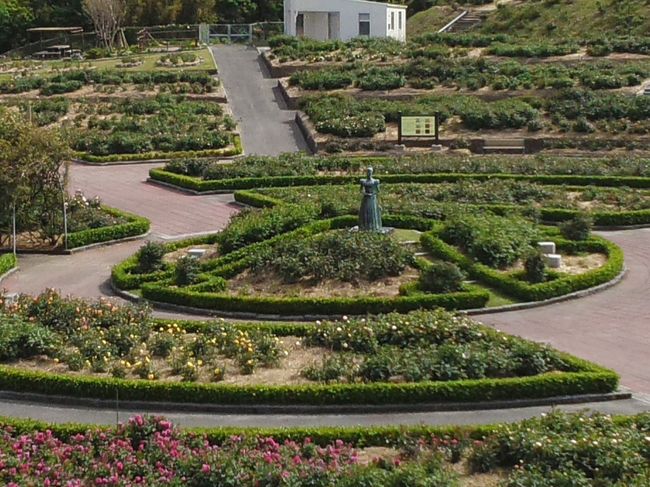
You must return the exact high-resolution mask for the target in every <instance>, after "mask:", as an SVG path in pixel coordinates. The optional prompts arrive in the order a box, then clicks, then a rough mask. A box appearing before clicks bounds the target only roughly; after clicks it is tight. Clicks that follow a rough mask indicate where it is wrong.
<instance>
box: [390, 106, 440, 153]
mask: <svg viewBox="0 0 650 487" xmlns="http://www.w3.org/2000/svg"><path fill="white" fill-rule="evenodd" d="M439 118H440V116H439V114H438V113H436V114H435V115H407V116H404V115H402V114H401V113H400V115H399V123H398V127H397V143H398V144H400V145H401V144H402V139H403V138H405V137H411V138H415V137H433V138H434V139H435V141H436V144H437V143H439V142H440V125H439Z"/></svg>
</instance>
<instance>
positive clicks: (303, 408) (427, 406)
mask: <svg viewBox="0 0 650 487" xmlns="http://www.w3.org/2000/svg"><path fill="white" fill-rule="evenodd" d="M631 398H632V394H631V393H629V392H612V393H602V394H581V395H572V396H555V397H548V398H539V399H513V400H509V401H507V400H500V401H478V402H472V403H463V402H450V403H442V402H441V403H419V404H341V405H318V404H315V405H273V404H255V405H248V404H244V405H241V404H196V403H178V402H150V401H132V400H125V401H122V400H120V399H119V397H117V396H116V398H115V399H92V398H83V397H72V396H58V395H47V394H35V393H31V392H13V391H0V399H4V400H9V401H21V402H28V403H37V404H49V405H52V404H56V405H62V406H82V407H87V408H94V409H105V410H106V409H108V410H110V411H114V410H116V409H117V408H124V409H136V410H145V411H164V412H179V413H180V412H183V413H186V412H196V413H216V414H260V415H267V414H353V413H356V414H373V413H399V412H403V413H413V412H435V411H482V410H493V409H510V408H526V407H536V406H556V405H559V404H582V403H593V402H608V401H621V400H626V399H631Z"/></svg>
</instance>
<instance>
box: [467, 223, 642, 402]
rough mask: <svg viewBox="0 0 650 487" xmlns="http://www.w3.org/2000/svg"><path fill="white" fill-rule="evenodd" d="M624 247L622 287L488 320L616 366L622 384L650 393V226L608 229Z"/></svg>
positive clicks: (608, 234)
mask: <svg viewBox="0 0 650 487" xmlns="http://www.w3.org/2000/svg"><path fill="white" fill-rule="evenodd" d="M601 235H603V236H604V237H606V238H608V239H610V240H612V241H613V242H615V243H617V244H618V245H620V246H621V247H622V248H623V251H624V252H625V262H626V265H627V267H628V269H629V270H628V273H627V274H626V276H625V278H624V279H623V280H622V281H621V282H620V283H619V284H617V285H616V286H614V287H612V288H610V289H608V290H606V291H603V292H600V293H597V294H594V295H592V296H587V297H585V298H581V299H576V300H572V301H565V302H563V303H558V304H554V305H551V306H545V307H541V308H535V309H529V310H525V311H511V312H507V313H499V314H487V315H482V316H478V319H480V320H481V321H483V322H484V323H487V324H490V325H494V326H496V327H497V328H499V329H501V330H503V331H506V332H508V333H513V334H515V335H520V336H523V337H525V338H529V339H531V340H536V341H540V342H547V343H549V344H551V345H553V346H554V347H556V348H558V349H560V350H565V351H567V352H570V353H572V354H574V355H577V356H578V357H582V358H585V359H588V360H593V361H594V362H597V363H599V364H602V365H605V366H607V367H610V368H612V369H614V370H616V371H617V372H618V373H619V374H620V375H621V383H622V384H623V385H625V386H626V387H628V388H630V389H632V390H634V391H637V392H641V393H645V394H648V393H650V245H649V244H650V229H641V230H626V231H618V232H603V233H601Z"/></svg>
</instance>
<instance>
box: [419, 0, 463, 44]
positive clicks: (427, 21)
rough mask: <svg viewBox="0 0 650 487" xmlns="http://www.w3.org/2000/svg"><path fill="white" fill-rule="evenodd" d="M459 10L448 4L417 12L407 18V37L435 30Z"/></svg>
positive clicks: (452, 17) (445, 23) (441, 26)
mask: <svg viewBox="0 0 650 487" xmlns="http://www.w3.org/2000/svg"><path fill="white" fill-rule="evenodd" d="M459 12H460V9H454V8H453V7H450V6H448V5H445V6H440V7H431V8H429V9H427V10H423V11H422V12H418V13H416V14H415V15H413V16H411V17H409V18H408V19H407V21H406V34H407V35H408V37H415V36H419V35H420V34H428V33H430V32H437V31H438V30H439V29H442V28H443V27H444V26H445V25H447V23H448V22H450V21H451V20H453V19H454V17H455V16H456V15H457V14H458V13H459Z"/></svg>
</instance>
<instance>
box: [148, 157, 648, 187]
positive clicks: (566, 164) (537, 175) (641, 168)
mask: <svg viewBox="0 0 650 487" xmlns="http://www.w3.org/2000/svg"><path fill="white" fill-rule="evenodd" d="M368 165H371V166H373V167H374V170H375V173H376V174H378V175H381V176H382V180H383V181H385V182H429V183H433V182H442V181H448V182H451V181H455V180H459V179H465V178H466V179H477V180H481V179H485V178H497V179H498V178H501V179H508V178H510V179H519V180H523V181H531V182H537V183H540V184H546V183H550V184H561V183H564V184H572V185H595V186H611V187H616V186H628V187H635V188H647V187H650V179H648V178H647V176H648V175H650V166H649V165H648V160H647V159H645V158H641V157H634V156H630V157H618V158H616V157H600V158H584V157H583V158H580V157H557V156H519V157H508V156H481V157H477V156H460V155H449V156H442V155H426V154H422V155H419V156H403V157H390V156H373V157H351V156H330V157H311V156H305V155H300V154H285V155H282V156H279V157H263V156H248V157H242V158H238V159H236V160H233V161H220V160H211V159H178V160H175V161H171V162H170V163H168V164H166V165H165V166H164V167H163V168H161V169H152V170H151V171H150V177H151V178H152V179H154V180H156V181H162V182H165V183H167V184H172V185H175V186H179V187H182V188H186V189H191V190H194V191H197V192H202V191H232V190H236V189H250V188H261V187H284V186H300V185H303V186H305V185H319V184H345V183H355V182H356V180H357V175H358V174H360V173H361V172H362V170H363V169H364V168H365V167H367V166H368Z"/></svg>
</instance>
